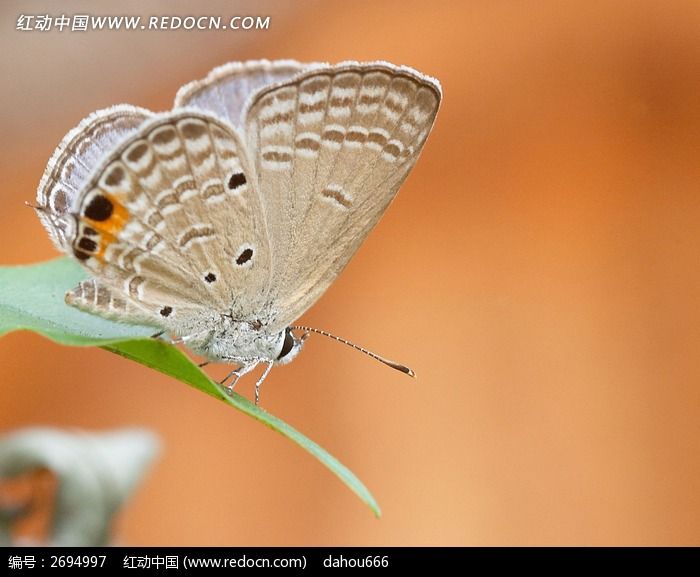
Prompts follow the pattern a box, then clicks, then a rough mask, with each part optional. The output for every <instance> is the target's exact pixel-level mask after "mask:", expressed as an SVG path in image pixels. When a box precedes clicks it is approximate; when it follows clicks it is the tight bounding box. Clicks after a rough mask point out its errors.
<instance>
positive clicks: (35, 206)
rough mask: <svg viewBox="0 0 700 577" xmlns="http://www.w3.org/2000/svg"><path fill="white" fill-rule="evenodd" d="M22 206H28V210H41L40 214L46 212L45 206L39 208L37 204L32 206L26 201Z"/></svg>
mask: <svg viewBox="0 0 700 577" xmlns="http://www.w3.org/2000/svg"><path fill="white" fill-rule="evenodd" d="M24 206H28V207H29V208H33V209H34V210H41V211H42V212H43V211H45V210H46V207H45V206H41V205H39V204H32V203H31V202H29V201H28V200H25V201H24Z"/></svg>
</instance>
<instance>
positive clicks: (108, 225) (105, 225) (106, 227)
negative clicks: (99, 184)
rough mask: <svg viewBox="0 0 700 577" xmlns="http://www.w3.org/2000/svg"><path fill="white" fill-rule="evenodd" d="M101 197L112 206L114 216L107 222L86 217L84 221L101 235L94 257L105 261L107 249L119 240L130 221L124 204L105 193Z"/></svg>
mask: <svg viewBox="0 0 700 577" xmlns="http://www.w3.org/2000/svg"><path fill="white" fill-rule="evenodd" d="M101 195H102V196H104V197H105V198H106V199H107V200H108V201H109V202H110V203H111V204H112V214H110V216H109V218H107V219H105V220H99V221H98V220H94V219H91V218H89V217H87V216H84V217H83V220H85V221H86V222H87V223H89V226H91V227H92V228H94V229H95V230H96V231H97V232H99V233H100V248H99V250H98V251H97V253H96V254H95V255H94V256H95V257H96V258H98V259H99V260H101V261H104V254H105V251H106V250H107V247H108V246H109V245H110V244H112V243H113V242H115V241H116V240H117V237H118V236H119V233H120V232H121V231H122V230H123V229H124V227H125V226H126V223H127V222H128V221H129V211H128V210H127V209H126V207H125V206H124V205H123V204H121V203H120V202H119V201H117V200H116V199H115V198H114V196H112V195H110V194H107V193H105V192H102V193H101Z"/></svg>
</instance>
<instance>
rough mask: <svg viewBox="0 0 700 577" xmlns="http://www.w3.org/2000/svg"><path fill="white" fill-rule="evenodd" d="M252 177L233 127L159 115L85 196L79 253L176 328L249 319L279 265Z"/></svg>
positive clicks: (108, 163)
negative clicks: (197, 321)
mask: <svg viewBox="0 0 700 577" xmlns="http://www.w3.org/2000/svg"><path fill="white" fill-rule="evenodd" d="M250 175H251V170H250V168H249V164H248V160H247V158H246V154H245V151H244V148H243V145H242V143H241V141H240V139H239V138H238V136H237V135H236V133H235V132H234V131H233V130H232V129H231V128H230V127H228V126H226V125H224V124H223V123H221V122H220V121H218V120H216V119H215V118H213V117H211V116H208V115H204V114H199V113H195V112H179V113H168V114H164V115H160V116H157V117H154V118H152V119H151V120H149V121H148V122H147V123H145V124H143V125H142V126H141V127H140V128H139V130H138V131H137V132H136V133H135V134H134V135H132V136H131V137H130V138H129V139H128V140H127V141H125V142H122V143H121V144H119V145H118V146H117V147H116V148H115V149H114V150H113V151H112V152H111V153H110V154H109V156H108V157H107V158H106V159H105V160H104V162H103V163H102V164H101V166H100V167H99V168H98V169H97V170H96V171H95V173H94V174H93V175H92V176H91V177H90V178H89V179H88V181H87V182H86V184H85V186H84V188H83V190H82V191H81V193H80V195H79V196H78V197H77V198H76V201H75V203H74V205H73V207H72V210H71V213H72V217H73V218H74V219H75V233H74V234H73V236H72V237H71V246H70V248H71V251H72V253H73V255H74V256H75V257H76V258H78V260H80V261H81V262H82V263H83V264H84V265H85V266H86V267H87V268H88V269H89V270H91V271H92V273H93V274H94V276H95V278H96V279H98V281H99V282H100V283H101V284H102V285H104V286H105V287H107V288H109V289H111V290H112V291H114V293H115V294H118V295H119V297H120V298H121V297H122V296H123V297H126V298H127V299H130V300H132V301H134V304H136V305H138V307H141V308H144V309H146V310H148V311H150V312H155V313H158V314H160V315H161V316H162V317H163V319H162V322H163V326H165V327H168V328H171V329H175V330H176V332H183V331H184V330H186V327H187V326H189V324H191V323H190V321H191V320H192V319H193V318H194V317H197V316H198V315H199V316H200V317H202V316H206V315H210V316H215V315H216V314H217V313H230V314H233V315H234V318H243V319H249V318H251V316H252V315H253V314H254V313H255V312H257V311H258V310H259V308H260V303H259V302H258V299H259V298H262V297H261V295H262V294H263V293H264V288H265V287H266V286H267V284H268V280H269V270H270V267H269V247H268V241H267V233H266V229H265V222H264V217H263V210H262V206H261V204H260V199H259V197H258V194H257V190H256V188H255V185H254V183H253V178H252V177H251V176H250Z"/></svg>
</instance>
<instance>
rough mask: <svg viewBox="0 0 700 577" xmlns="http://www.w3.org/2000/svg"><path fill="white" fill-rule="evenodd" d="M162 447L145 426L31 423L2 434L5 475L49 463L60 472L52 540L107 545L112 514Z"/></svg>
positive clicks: (0, 473)
mask: <svg viewBox="0 0 700 577" xmlns="http://www.w3.org/2000/svg"><path fill="white" fill-rule="evenodd" d="M157 451H158V441H157V439H156V438H155V436H154V435H152V434H151V433H149V432H148V431H145V430H138V429H132V430H128V429H127V430H122V431H115V432H110V433H100V434H91V433H81V432H74V433H67V432H65V431H61V430H58V429H49V428H35V429H26V430H23V431H19V432H16V433H13V434H11V435H7V436H5V437H2V438H0V478H11V477H15V476H17V475H22V474H25V473H28V472H31V471H34V470H37V469H44V468H46V469H49V470H50V471H52V472H53V473H54V474H55V475H56V477H57V478H58V491H57V494H56V500H55V503H54V505H53V519H52V530H51V536H50V538H49V543H46V544H47V545H51V546H72V547H83V546H104V545H108V544H109V543H110V541H111V533H110V531H111V524H112V518H113V517H114V515H115V514H116V513H117V511H118V510H119V509H120V508H121V506H122V505H123V503H124V501H125V500H126V499H127V498H128V497H129V495H131V493H132V492H133V491H134V489H135V487H136V485H137V484H138V483H139V482H140V481H141V478H142V477H143V474H144V473H145V470H146V469H147V467H148V465H149V464H150V463H151V461H152V460H153V458H154V457H155V455H156V453H157Z"/></svg>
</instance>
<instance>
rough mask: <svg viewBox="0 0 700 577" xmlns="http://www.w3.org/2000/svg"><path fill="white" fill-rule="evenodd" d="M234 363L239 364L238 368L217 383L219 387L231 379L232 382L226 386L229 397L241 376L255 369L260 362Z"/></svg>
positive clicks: (257, 360) (251, 360)
mask: <svg viewBox="0 0 700 577" xmlns="http://www.w3.org/2000/svg"><path fill="white" fill-rule="evenodd" d="M236 362H240V363H241V366H240V367H238V368H237V369H236V370H235V371H231V372H230V373H229V374H228V375H226V376H225V377H224V378H223V379H222V380H221V381H219V384H220V385H224V384H225V383H226V381H228V380H229V379H231V378H233V381H232V382H231V383H230V384H228V385H226V393H227V394H229V395H231V393H233V388H234V387H235V386H236V383H237V382H238V379H240V378H241V377H242V376H243V375H245V374H247V373H249V372H250V371H252V370H253V369H254V368H255V367H257V366H258V363H259V362H260V360H259V359H236Z"/></svg>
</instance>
